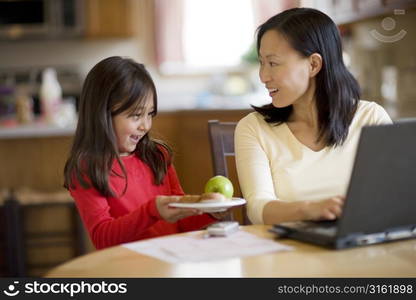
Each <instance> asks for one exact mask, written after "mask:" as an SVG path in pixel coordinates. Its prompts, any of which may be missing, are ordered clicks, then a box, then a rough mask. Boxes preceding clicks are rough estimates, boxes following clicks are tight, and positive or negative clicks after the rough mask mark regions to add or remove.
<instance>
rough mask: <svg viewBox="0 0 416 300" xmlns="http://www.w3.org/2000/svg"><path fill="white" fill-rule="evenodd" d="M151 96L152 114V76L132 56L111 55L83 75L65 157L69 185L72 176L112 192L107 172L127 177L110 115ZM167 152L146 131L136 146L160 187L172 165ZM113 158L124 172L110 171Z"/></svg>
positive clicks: (132, 108) (130, 109)
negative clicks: (130, 57)
mask: <svg viewBox="0 0 416 300" xmlns="http://www.w3.org/2000/svg"><path fill="white" fill-rule="evenodd" d="M149 95H152V96H153V104H154V114H155V115H156V113H157V94H156V88H155V85H154V83H153V80H152V78H151V77H150V75H149V73H148V72H147V70H146V69H145V67H144V66H143V65H142V64H139V63H136V62H134V61H133V60H131V59H128V58H122V57H119V56H113V57H109V58H106V59H104V60H102V61H100V62H99V63H98V64H96V65H95V66H94V67H93V68H92V69H91V71H90V72H89V73H88V75H87V78H86V79H85V82H84V85H83V88H82V92H81V98H80V104H79V118H78V125H77V129H76V132H75V138H74V142H73V145H72V149H71V152H70V155H69V158H68V160H67V162H66V165H65V169H64V176H65V182H64V187H66V188H67V189H69V188H75V185H74V180H76V181H78V182H79V183H80V184H81V186H82V187H84V188H88V187H90V185H92V186H93V187H94V188H96V189H97V190H98V191H99V192H100V193H101V194H103V195H104V196H114V192H113V191H112V190H111V189H110V187H109V184H108V181H109V176H120V177H123V178H125V179H126V185H125V189H124V190H126V188H127V173H126V170H125V168H124V165H123V163H122V161H121V159H120V157H119V151H118V145H117V140H116V135H115V132H114V128H113V123H112V117H113V116H115V115H118V114H120V113H122V112H125V111H127V112H134V111H136V110H137V109H139V108H140V107H142V106H143V105H144V103H145V100H146V98H147V97H148V96H149ZM171 154H172V153H171V150H170V149H169V147H167V146H166V145H165V144H164V143H162V142H160V141H156V140H153V139H151V138H150V137H149V134H146V135H145V136H144V137H142V139H141V140H140V142H139V143H138V145H137V148H136V150H135V155H137V156H138V157H139V158H140V159H141V160H142V161H143V162H144V163H146V164H147V165H148V166H149V167H150V169H151V170H152V172H153V174H154V181H155V184H157V185H160V184H161V183H162V180H163V178H164V177H165V175H166V172H167V168H168V166H169V164H170V157H171ZM114 161H117V163H118V164H119V165H120V167H121V170H122V173H123V174H116V173H115V172H114V171H112V166H113V163H114Z"/></svg>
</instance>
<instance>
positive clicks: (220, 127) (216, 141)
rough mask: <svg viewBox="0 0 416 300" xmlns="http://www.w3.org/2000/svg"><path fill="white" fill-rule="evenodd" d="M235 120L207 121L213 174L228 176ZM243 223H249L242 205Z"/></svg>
mask: <svg viewBox="0 0 416 300" xmlns="http://www.w3.org/2000/svg"><path fill="white" fill-rule="evenodd" d="M236 126H237V123H236V122H219V121H218V120H209V121H208V133H209V139H210V144H211V156H212V168H213V170H214V175H222V176H225V177H229V172H228V167H227V157H234V156H235V151H234V131H235V127H236ZM243 223H244V225H249V224H251V223H250V221H249V220H248V217H247V214H246V207H245V206H244V207H243Z"/></svg>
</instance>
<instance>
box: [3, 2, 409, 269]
mask: <svg viewBox="0 0 416 300" xmlns="http://www.w3.org/2000/svg"><path fill="white" fill-rule="evenodd" d="M296 6H305V7H314V8H317V9H320V10H322V11H324V12H325V13H327V14H328V15H329V16H330V17H332V18H333V19H334V21H335V22H336V23H337V25H338V26H339V30H340V33H341V35H342V39H343V43H344V44H343V45H344V59H345V62H346V64H347V66H348V68H349V69H350V71H351V72H352V73H353V74H354V75H355V76H356V78H357V79H358V81H359V83H360V85H361V88H362V98H363V99H368V100H372V101H376V102H378V103H380V104H381V105H383V106H384V107H385V108H386V109H387V111H388V112H389V114H390V115H391V117H392V118H393V119H399V118H407V117H416V89H415V83H416V55H415V53H416V0H361V1H358V0H342V1H341V0H303V1H301V0H299V1H296V0H280V1H279V0H0V160H1V163H0V165H1V168H0V203H3V204H4V203H6V200H7V199H11V198H12V199H15V201H16V202H17V203H19V205H18V206H17V208H15V210H14V211H15V212H18V213H17V214H14V216H15V217H13V218H14V219H13V218H11V217H10V216H8V217H7V214H6V212H7V211H9V210H7V209H5V208H4V207H7V205H2V206H1V212H2V214H3V215H2V218H1V219H2V222H3V223H4V224H2V225H3V226H1V228H2V229H0V236H1V237H2V239H1V241H3V242H2V243H0V245H2V251H3V252H2V253H4V255H2V256H0V269H1V270H3V271H0V274H3V276H7V275H10V272H9V270H10V264H18V265H19V268H20V271H21V272H23V273H20V274H26V275H30V276H39V275H42V274H44V273H45V272H46V271H47V270H48V269H49V268H51V267H53V266H54V265H56V264H57V263H60V262H63V261H66V260H68V259H70V258H71V257H73V256H76V255H79V254H81V253H83V252H85V251H92V250H93V248H92V247H91V245H90V244H89V243H88V240H87V241H86V243H87V244H86V248H85V247H84V248H83V246H82V245H80V244H79V242H80V240H79V239H78V240H75V242H74V240H73V237H74V236H76V235H77V230H76V229H77V224H78V223H77V222H76V221H77V220H76V215H74V213H73V211H72V209H68V207H67V206H66V205H62V207H60V206H59V205H56V206H53V205H52V206H47V205H42V203H48V204H50V203H55V202H57V203H61V204H62V203H67V202H68V201H70V198H69V197H68V194H67V193H66V191H65V190H63V189H62V180H63V179H62V171H63V166H64V163H65V160H66V156H67V154H68V151H69V149H70V145H71V141H72V135H73V133H74V128H75V126H76V111H77V103H78V101H79V95H80V91H81V87H82V83H83V80H84V78H85V76H86V74H87V73H88V71H89V70H90V69H91V68H92V67H93V66H94V65H95V64H96V63H97V62H98V61H100V60H101V59H103V58H105V57H108V56H112V55H121V56H128V57H131V58H133V59H135V60H137V61H139V62H142V63H144V64H145V65H146V66H147V68H148V69H149V71H150V73H151V75H152V76H153V78H154V80H155V83H156V87H157V90H158V96H159V111H160V113H159V115H158V116H157V117H156V119H155V121H154V136H156V137H159V138H162V139H163V140H165V141H166V142H168V143H169V144H170V145H171V146H172V147H173V149H174V150H175V161H174V162H175V166H176V168H177V171H178V174H179V177H180V179H181V182H182V185H183V188H184V190H185V191H186V192H187V193H196V194H199V193H201V192H202V190H203V186H204V184H205V182H206V180H208V179H209V178H210V177H211V176H212V175H213V171H212V167H211V157H210V150H209V147H210V145H209V140H208V131H207V130H208V129H207V121H208V120H210V119H218V120H220V121H238V120H239V119H241V118H242V117H243V116H244V115H246V114H247V113H249V112H250V105H251V104H253V105H261V104H265V103H268V102H269V97H268V94H267V91H266V90H265V89H264V87H263V86H262V85H261V83H260V81H259V79H258V63H257V58H256V53H255V51H254V48H253V43H254V36H255V34H254V33H255V30H256V28H257V26H258V25H260V24H261V23H262V22H264V21H265V20H267V19H268V18H269V17H271V16H272V15H274V14H276V13H278V12H280V11H282V10H284V9H287V8H291V7H296ZM56 95H57V96H56ZM48 97H49V98H48ZM51 98H53V99H52V100H51ZM57 98H59V99H58V100H56V99H57ZM44 99H46V100H44ZM48 99H49V100H48ZM45 103H46V104H45ZM231 176H232V177H233V178H234V180H235V178H236V177H235V170H233V169H232V175H231ZM69 207H70V206H69ZM4 216H6V217H4ZM16 216H17V217H18V218H17V217H16ZM16 218H17V219H16ZM7 224H8V225H9V227H7ZM10 224H12V225H10ZM13 224H15V225H16V224H17V225H19V226H20V227H19V230H18V231H16V230H15V229H16V228H15V226H14V225H13ZM17 225H16V226H17ZM11 227H13V228H12V229H13V230H15V231H13V230H12V231H10V230H9V229H10V228H11ZM7 228H9V229H7ZM51 228H52V229H54V231H55V233H52V229H51ZM66 233H69V234H68V235H67V234H66ZM16 234H18V235H20V237H21V239H20V240H16V239H15V240H13V239H12V240H10V237H11V236H13V235H16ZM45 236H46V239H45ZM39 240H42V241H41V242H39ZM76 241H78V243H76ZM11 242H13V243H15V244H13V246H11V245H10V243H11ZM81 242H82V241H81ZM16 249H17V250H16ZM13 253H14V254H16V253H18V254H19V255H20V256H18V257H17V258H16V257H14V259H15V261H14V262H13V263H12V262H11V260H10V259H9V257H10V255H11V254H13Z"/></svg>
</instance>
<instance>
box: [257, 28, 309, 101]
mask: <svg viewBox="0 0 416 300" xmlns="http://www.w3.org/2000/svg"><path fill="white" fill-rule="evenodd" d="M259 60H260V72H259V73H260V80H261V81H262V82H263V83H264V84H265V86H266V88H267V90H268V91H269V95H270V97H272V103H273V106H274V107H286V106H289V105H291V104H294V103H295V102H297V101H299V100H300V99H302V98H303V97H304V96H305V95H306V94H307V91H308V89H309V88H310V81H311V77H310V63H309V60H308V58H305V57H303V56H302V55H301V54H300V53H299V52H297V51H296V50H295V49H293V48H292V46H291V45H290V44H289V42H288V41H287V40H286V39H285V38H284V37H283V36H282V35H281V34H280V33H279V32H277V31H275V30H269V31H266V33H265V34H264V35H263V37H262V38H261V43H260V49H259Z"/></svg>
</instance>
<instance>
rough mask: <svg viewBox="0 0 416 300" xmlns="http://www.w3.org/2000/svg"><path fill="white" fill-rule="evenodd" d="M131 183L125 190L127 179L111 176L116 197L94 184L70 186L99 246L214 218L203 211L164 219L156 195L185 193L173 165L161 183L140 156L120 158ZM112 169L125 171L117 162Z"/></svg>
mask: <svg viewBox="0 0 416 300" xmlns="http://www.w3.org/2000/svg"><path fill="white" fill-rule="evenodd" d="M121 159H122V161H123V163H124V166H125V169H126V172H127V181H128V186H127V190H126V192H125V194H123V195H122V192H123V190H124V187H125V179H123V178H120V177H116V176H110V177H109V185H110V188H111V189H112V190H113V191H114V193H115V194H116V195H121V196H117V197H105V196H103V195H101V194H100V193H99V192H98V191H97V190H96V189H95V188H93V187H90V188H88V189H84V188H83V187H81V186H80V185H79V184H77V183H76V184H75V188H71V189H70V193H71V195H72V197H73V198H74V200H75V203H76V205H77V208H78V211H79V213H80V215H81V218H82V220H83V222H84V225H85V227H86V229H87V230H88V233H89V235H90V238H91V240H92V242H93V243H94V245H95V247H96V248H97V249H101V248H106V247H109V246H114V245H118V244H121V243H127V242H131V241H136V240H141V239H146V238H152V237H157V236H162V235H167V234H173V233H178V232H185V231H192V230H199V229H201V228H203V227H204V226H206V225H208V224H211V223H213V222H214V221H215V219H214V218H212V217H211V216H210V215H207V214H203V215H199V216H192V217H188V218H184V219H182V220H180V221H178V222H176V223H168V222H166V221H165V220H163V219H162V218H161V217H160V215H159V213H158V210H157V208H156V201H155V197H156V196H157V195H183V194H184V193H183V190H182V187H181V186H180V183H179V180H178V177H177V175H176V172H175V169H174V167H173V165H171V166H170V167H169V168H168V172H167V174H166V176H165V178H164V180H163V182H162V184H161V185H159V186H158V185H155V184H154V183H153V178H154V176H153V173H152V172H151V170H150V168H149V167H148V166H147V165H146V164H145V163H143V162H142V161H141V160H140V159H139V158H138V157H137V156H135V155H129V156H125V157H122V158H121ZM113 170H114V171H116V172H117V173H118V174H122V172H121V169H120V166H119V165H118V163H114V164H113Z"/></svg>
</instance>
